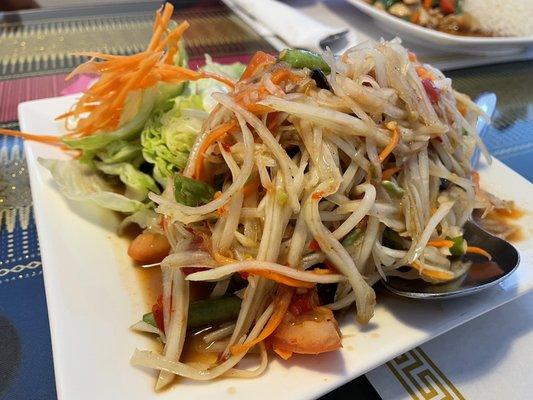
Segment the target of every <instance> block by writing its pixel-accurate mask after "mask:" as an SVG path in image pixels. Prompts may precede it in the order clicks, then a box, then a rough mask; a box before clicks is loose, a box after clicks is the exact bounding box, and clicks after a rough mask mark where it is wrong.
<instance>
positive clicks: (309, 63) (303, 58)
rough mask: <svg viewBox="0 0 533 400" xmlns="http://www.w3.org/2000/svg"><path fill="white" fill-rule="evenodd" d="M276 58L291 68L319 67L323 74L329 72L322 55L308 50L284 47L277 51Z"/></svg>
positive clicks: (329, 69)
mask: <svg viewBox="0 0 533 400" xmlns="http://www.w3.org/2000/svg"><path fill="white" fill-rule="evenodd" d="M278 59H279V60H280V61H285V62H286V63H287V64H289V65H290V66H291V67H293V68H309V69H320V70H322V72H324V73H325V74H329V73H330V72H331V68H330V67H329V65H328V64H327V63H326V62H325V61H324V59H323V58H322V57H320V56H319V55H318V54H316V53H313V52H312V51H308V50H301V49H285V50H282V51H281V52H280V53H279V56H278Z"/></svg>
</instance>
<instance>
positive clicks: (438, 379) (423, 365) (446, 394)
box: [387, 347, 465, 400]
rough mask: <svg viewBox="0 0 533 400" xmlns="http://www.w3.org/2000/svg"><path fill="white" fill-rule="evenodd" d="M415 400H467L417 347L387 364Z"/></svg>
mask: <svg viewBox="0 0 533 400" xmlns="http://www.w3.org/2000/svg"><path fill="white" fill-rule="evenodd" d="M387 367H388V368H389V369H390V371H391V372H392V373H393V375H394V376H395V377H396V379H398V381H399V382H400V383H401V384H402V386H403V387H404V388H405V390H407V392H408V393H409V395H410V396H411V398H412V399H413V400H422V399H439V400H465V398H464V396H463V395H462V394H461V392H459V390H458V389H457V388H456V387H455V386H454V384H453V383H452V382H451V381H450V380H449V379H448V378H447V377H446V375H444V373H443V372H442V371H441V370H440V369H439V368H438V367H437V365H435V363H434V362H433V361H432V360H431V359H430V358H429V357H428V355H427V354H426V353H425V352H424V351H423V350H422V349H421V348H420V347H416V348H414V349H413V350H410V351H408V352H406V353H404V354H402V355H400V356H398V357H396V358H394V359H393V360H391V361H389V362H388V363H387Z"/></svg>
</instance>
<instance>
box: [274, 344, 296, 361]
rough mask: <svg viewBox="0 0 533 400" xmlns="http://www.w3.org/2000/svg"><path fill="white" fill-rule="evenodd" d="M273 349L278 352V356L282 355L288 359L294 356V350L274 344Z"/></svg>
mask: <svg viewBox="0 0 533 400" xmlns="http://www.w3.org/2000/svg"><path fill="white" fill-rule="evenodd" d="M272 350H274V353H276V354H277V355H278V356H280V357H281V358H283V359H284V360H288V359H289V358H291V357H292V351H287V350H283V349H280V348H278V347H276V346H273V347H272Z"/></svg>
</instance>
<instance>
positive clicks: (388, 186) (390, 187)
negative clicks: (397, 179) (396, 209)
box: [381, 181, 405, 198]
mask: <svg viewBox="0 0 533 400" xmlns="http://www.w3.org/2000/svg"><path fill="white" fill-rule="evenodd" d="M381 186H383V187H384V188H385V190H386V191H387V193H388V194H390V195H391V196H393V197H397V198H400V197H403V195H404V194H405V190H403V189H402V188H401V187H400V186H398V185H397V184H395V183H394V182H392V181H381Z"/></svg>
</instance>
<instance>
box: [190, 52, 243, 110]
mask: <svg viewBox="0 0 533 400" xmlns="http://www.w3.org/2000/svg"><path fill="white" fill-rule="evenodd" d="M245 68H246V66H245V65H244V64H242V63H239V62H236V63H233V64H219V63H216V62H213V61H212V59H211V57H209V56H208V55H206V64H205V65H204V66H203V67H202V68H200V69H201V70H203V71H209V72H214V73H216V74H219V75H223V76H227V77H229V78H232V79H239V78H240V77H241V75H242V73H243V72H244V70H245ZM215 92H220V93H227V92H228V87H227V86H226V85H224V84H223V83H220V82H219V81H215V80H214V79H200V80H199V81H196V82H190V83H189V86H188V87H187V90H186V93H189V94H196V95H198V96H201V97H202V102H203V108H204V110H205V111H207V112H210V111H211V110H212V109H213V108H214V107H215V106H216V101H215V100H214V99H213V98H212V97H211V95H212V94H213V93H215Z"/></svg>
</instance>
